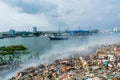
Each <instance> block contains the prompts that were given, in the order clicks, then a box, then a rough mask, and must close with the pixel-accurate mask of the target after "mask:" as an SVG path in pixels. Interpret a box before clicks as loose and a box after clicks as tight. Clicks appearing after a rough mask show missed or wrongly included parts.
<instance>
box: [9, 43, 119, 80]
mask: <svg viewBox="0 0 120 80" xmlns="http://www.w3.org/2000/svg"><path fill="white" fill-rule="evenodd" d="M8 80H120V45H118V44H113V45H106V46H102V47H101V48H99V49H97V50H96V52H94V54H92V55H88V56H77V57H72V58H68V59H67V58H66V59H59V60H56V61H55V62H53V63H52V64H40V65H38V66H37V67H29V68H27V69H25V70H23V71H20V72H18V73H16V74H15V76H14V77H12V78H11V79H8Z"/></svg>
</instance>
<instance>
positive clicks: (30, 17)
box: [0, 0, 120, 31]
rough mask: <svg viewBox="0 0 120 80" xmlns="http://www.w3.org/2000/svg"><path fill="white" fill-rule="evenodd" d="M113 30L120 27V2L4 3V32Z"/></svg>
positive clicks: (0, 12) (0, 6) (0, 24)
mask: <svg viewBox="0 0 120 80" xmlns="http://www.w3.org/2000/svg"><path fill="white" fill-rule="evenodd" d="M90 25H91V26H92V28H94V29H95V28H97V29H99V28H101V29H104V28H105V29H109V28H112V27H115V26H120V0H0V31H8V30H9V29H11V28H12V29H15V30H32V27H33V26H37V27H38V29H39V30H57V29H58V26H61V29H62V30H63V29H67V28H69V29H78V27H79V26H80V27H81V29H88V28H89V26H90Z"/></svg>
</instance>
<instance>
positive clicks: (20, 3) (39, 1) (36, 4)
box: [3, 0, 56, 14]
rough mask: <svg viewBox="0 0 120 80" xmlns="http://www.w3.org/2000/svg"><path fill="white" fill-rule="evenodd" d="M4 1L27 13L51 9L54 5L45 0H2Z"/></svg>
mask: <svg viewBox="0 0 120 80" xmlns="http://www.w3.org/2000/svg"><path fill="white" fill-rule="evenodd" d="M3 1H4V2H5V3H7V4H9V5H11V6H13V7H18V8H20V12H25V13H28V14H37V13H43V12H44V13H45V12H49V11H52V10H53V9H55V8H56V5H54V4H52V3H50V2H48V1H45V0H36V1H35V0H3Z"/></svg>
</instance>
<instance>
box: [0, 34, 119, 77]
mask: <svg viewBox="0 0 120 80" xmlns="http://www.w3.org/2000/svg"><path fill="white" fill-rule="evenodd" d="M118 42H120V33H117V34H116V33H113V34H93V35H83V36H69V39H68V40H50V39H49V38H48V37H45V36H39V37H16V38H4V39H0V46H9V45H21V44H22V45H24V46H26V47H27V48H28V49H29V51H30V52H31V55H32V57H31V58H30V60H26V62H25V63H24V64H22V68H21V69H17V70H16V71H12V72H10V73H8V75H7V76H6V78H8V77H11V76H13V75H14V74H15V73H16V72H18V71H20V70H23V69H25V68H27V67H29V66H37V65H39V64H42V63H52V62H53V61H54V60H56V59H59V58H66V57H69V56H70V55H73V54H74V53H73V52H76V51H80V50H84V49H85V48H88V47H90V46H95V45H101V44H113V43H118ZM28 56H30V55H28ZM23 57H24V56H23Z"/></svg>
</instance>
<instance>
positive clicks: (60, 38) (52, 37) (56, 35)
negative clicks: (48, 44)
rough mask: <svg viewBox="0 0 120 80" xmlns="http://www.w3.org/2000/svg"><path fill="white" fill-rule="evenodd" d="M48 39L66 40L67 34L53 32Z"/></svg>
mask: <svg viewBox="0 0 120 80" xmlns="http://www.w3.org/2000/svg"><path fill="white" fill-rule="evenodd" d="M49 38H50V40H68V36H64V35H61V34H59V33H54V34H53V35H51V36H49Z"/></svg>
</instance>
